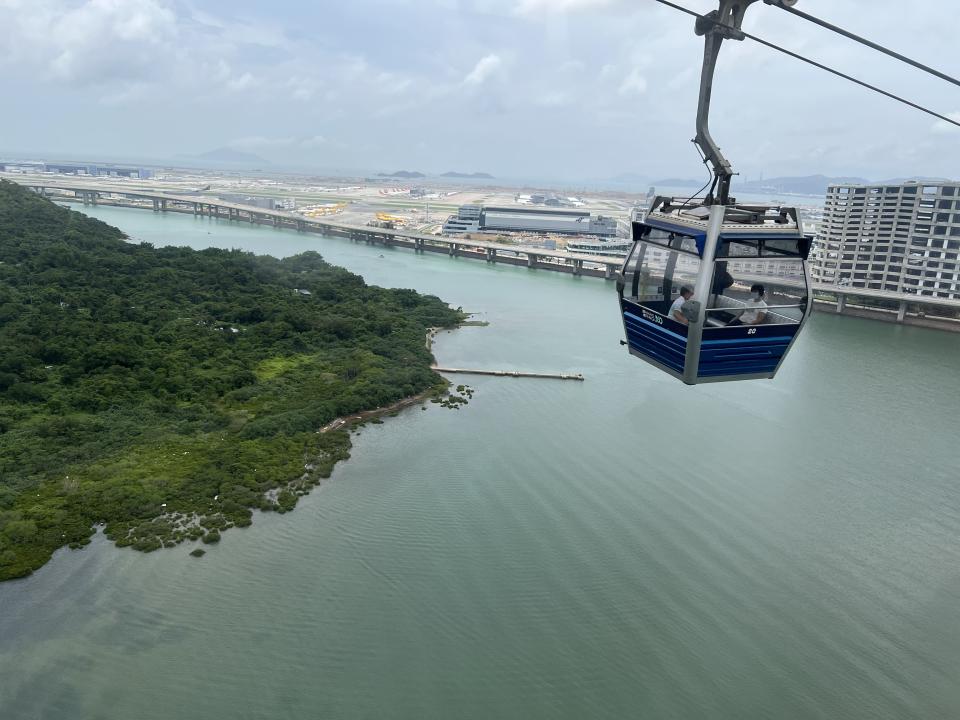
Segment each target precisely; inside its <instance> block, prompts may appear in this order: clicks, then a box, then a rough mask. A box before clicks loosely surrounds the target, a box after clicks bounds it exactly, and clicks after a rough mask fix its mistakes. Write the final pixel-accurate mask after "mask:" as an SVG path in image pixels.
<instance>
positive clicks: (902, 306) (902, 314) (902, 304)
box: [897, 300, 907, 323]
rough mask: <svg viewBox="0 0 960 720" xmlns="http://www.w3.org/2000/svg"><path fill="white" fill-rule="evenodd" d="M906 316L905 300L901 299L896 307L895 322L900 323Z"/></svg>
mask: <svg viewBox="0 0 960 720" xmlns="http://www.w3.org/2000/svg"><path fill="white" fill-rule="evenodd" d="M906 317H907V301H906V300H901V301H900V307H898V308H897V322H898V323H902V322H903V320H904V318H906Z"/></svg>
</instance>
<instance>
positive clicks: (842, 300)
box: [837, 295, 847, 314]
mask: <svg viewBox="0 0 960 720" xmlns="http://www.w3.org/2000/svg"><path fill="white" fill-rule="evenodd" d="M846 309H847V296H846V295H837V313H838V314H842V313H843V311H844V310H846Z"/></svg>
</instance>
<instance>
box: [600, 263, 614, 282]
mask: <svg viewBox="0 0 960 720" xmlns="http://www.w3.org/2000/svg"><path fill="white" fill-rule="evenodd" d="M616 272H617V270H616V268H615V267H614V266H613V265H604V266H603V279H604V280H612V279H613V276H614V274H615V273H616Z"/></svg>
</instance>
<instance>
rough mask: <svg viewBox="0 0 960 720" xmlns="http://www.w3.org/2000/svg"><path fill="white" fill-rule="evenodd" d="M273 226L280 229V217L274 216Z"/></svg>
mask: <svg viewBox="0 0 960 720" xmlns="http://www.w3.org/2000/svg"><path fill="white" fill-rule="evenodd" d="M273 226H274V227H280V216H279V215H274V216H273Z"/></svg>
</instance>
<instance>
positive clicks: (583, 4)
mask: <svg viewBox="0 0 960 720" xmlns="http://www.w3.org/2000/svg"><path fill="white" fill-rule="evenodd" d="M618 2H619V0H520V2H519V4H518V5H517V6H516V9H515V11H514V12H515V13H516V14H517V15H528V16H531V15H546V14H548V13H566V12H576V11H580V10H599V9H603V8H608V7H612V6H614V5H616V4H618Z"/></svg>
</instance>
